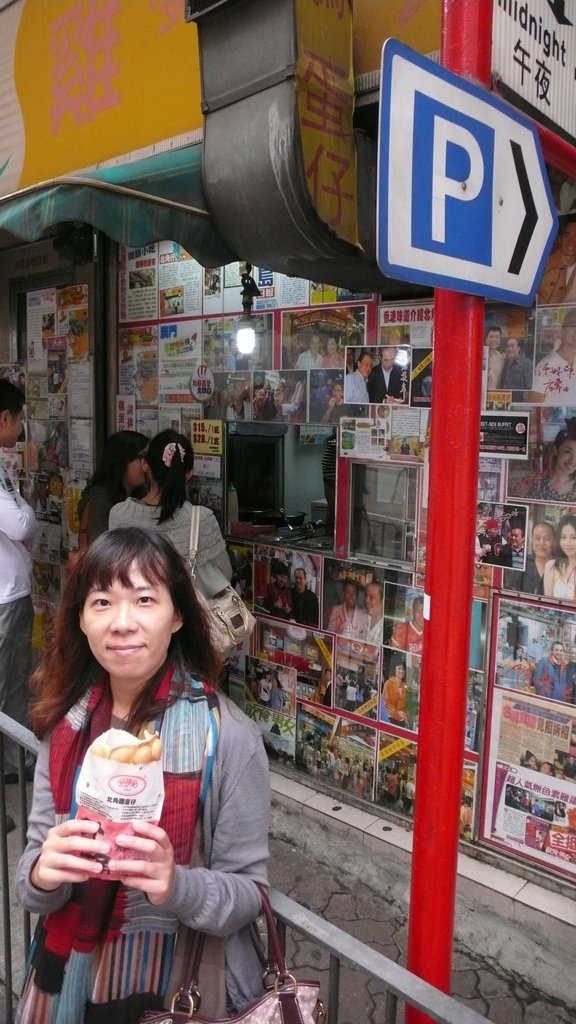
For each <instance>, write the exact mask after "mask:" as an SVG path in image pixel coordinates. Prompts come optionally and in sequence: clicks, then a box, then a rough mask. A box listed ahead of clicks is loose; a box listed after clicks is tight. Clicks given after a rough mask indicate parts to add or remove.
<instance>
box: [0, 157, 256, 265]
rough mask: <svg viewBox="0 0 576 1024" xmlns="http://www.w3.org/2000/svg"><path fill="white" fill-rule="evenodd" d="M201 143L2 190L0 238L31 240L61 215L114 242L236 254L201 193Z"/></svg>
mask: <svg viewBox="0 0 576 1024" xmlns="http://www.w3.org/2000/svg"><path fill="white" fill-rule="evenodd" d="M202 149H203V147H202V144H201V143H199V144H197V145H194V146H186V147H184V148H183V149H175V150H170V151H169V152H166V153H161V154H159V155H157V156H152V157H147V158H146V159H144V160H136V161H133V162H132V163H124V164H118V165H116V166H115V167H106V168H102V169H100V170H95V171H86V172H83V173H82V174H81V175H80V174H75V175H70V176H66V177H61V178H53V179H51V180H50V181H43V182H40V183H38V184H37V185H32V186H30V187H29V188H25V189H22V190H21V191H19V192H14V193H12V194H11V195H7V196H2V197H0V244H1V245H3V246H6V245H13V244H14V243H15V242H16V241H23V242H34V241H37V240H38V239H40V238H43V237H45V236H46V235H47V234H48V233H50V231H51V229H52V230H55V229H56V226H57V225H58V224H61V223H63V222H79V223H84V224H91V225H92V226H93V227H96V228H99V229H100V230H101V231H103V232H104V233H105V234H106V235H108V236H109V237H110V238H112V239H114V241H116V242H119V243H121V244H124V245H130V246H142V245H146V244H148V243H150V242H155V241H162V240H164V239H169V240H170V241H173V242H179V243H180V245H182V246H183V247H184V248H185V249H186V251H187V252H189V253H190V255H191V256H194V258H195V259H197V260H198V262H199V263H201V264H202V265H203V266H205V267H214V266H222V265H223V264H225V263H230V262H232V261H234V260H236V259H238V256H237V255H236V254H235V253H234V251H233V250H232V249H230V248H229V246H228V245H227V244H226V242H224V241H223V239H222V238H221V236H220V234H219V233H218V231H217V229H216V227H215V226H214V222H213V220H212V217H211V215H210V213H209V212H208V209H207V205H206V202H205V199H204V188H203V184H202Z"/></svg>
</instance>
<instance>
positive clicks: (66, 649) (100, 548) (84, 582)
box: [30, 526, 221, 738]
mask: <svg viewBox="0 0 576 1024" xmlns="http://www.w3.org/2000/svg"><path fill="white" fill-rule="evenodd" d="M135 569H136V570H137V571H138V572H140V573H141V574H142V576H143V577H144V579H146V580H147V581H148V582H149V583H155V584H157V583H161V584H164V585H165V586H166V587H167V588H168V591H169V593H170V596H171V598H172V603H173V605H174V609H175V611H176V612H177V613H178V615H179V616H180V618H181V619H182V626H181V628H180V629H179V630H178V631H177V632H175V633H173V634H172V638H171V640H170V645H169V648H168V657H169V660H170V661H171V662H172V664H173V665H174V670H175V678H177V679H182V678H183V675H184V672H185V671H186V670H187V671H189V672H191V673H193V674H194V675H196V676H199V677H201V678H203V679H206V680H208V681H209V682H210V683H212V684H213V685H214V684H215V683H216V682H217V680H218V677H219V673H220V668H221V665H220V659H219V656H218V654H217V652H216V651H215V649H214V647H213V646H212V641H211V638H210V627H209V624H208V620H207V618H206V614H205V612H204V610H203V607H202V605H201V604H200V602H199V601H198V598H197V597H196V593H195V591H194V587H193V586H192V583H191V580H190V573H189V571H188V567H187V565H186V563H185V562H184V560H183V559H182V558H181V557H180V555H179V554H178V552H177V551H176V550H175V548H173V547H172V545H171V544H170V542H169V541H167V540H166V539H165V538H164V537H162V536H161V535H160V534H159V533H157V531H155V530H145V529H142V528H140V527H132V526H131V527H123V528H120V529H117V530H108V531H107V532H106V533H103V534H101V536H100V537H98V539H97V540H95V541H94V543H93V544H91V545H90V547H89V548H87V549H86V551H85V552H84V554H83V555H82V557H81V558H80V559H79V560H78V562H77V563H76V565H75V566H74V567H73V569H72V570H71V572H70V575H69V577H68V581H67V583H66V586H65V588H64V591H63V593H62V598H61V601H60V606H59V608H58V612H57V615H56V623H55V630H54V638H53V640H52V641H51V643H50V644H49V645H48V647H47V649H46V651H45V654H44V657H43V659H42V662H41V664H40V666H39V667H38V669H37V670H36V672H35V673H34V675H33V676H32V680H31V682H32V688H33V691H34V693H35V695H36V697H35V702H34V704H33V707H32V711H31V716H30V717H31V723H32V728H33V729H34V731H35V733H36V735H37V736H39V737H40V738H42V737H43V736H44V735H45V734H46V733H47V732H48V731H49V730H50V729H51V728H52V727H53V726H54V725H55V724H56V722H57V721H58V720H59V719H60V718H62V716H63V715H65V714H66V712H67V711H68V710H69V709H70V708H71V707H72V705H73V704H75V703H76V701H77V700H78V699H79V698H80V697H81V696H82V694H83V693H84V692H85V691H86V689H87V688H88V686H89V685H90V684H91V682H92V681H93V680H94V679H95V678H96V676H97V675H98V672H99V665H98V662H97V661H96V659H95V658H94V655H93V654H92V651H91V650H90V647H89V644H88V640H87V638H86V636H85V634H84V633H83V632H82V629H81V628H80V615H81V612H82V609H83V608H84V605H85V603H86V599H87V597H88V594H89V593H90V592H91V591H92V590H95V589H96V590H106V589H108V587H110V586H111V584H113V583H115V582H118V583H120V584H121V585H122V586H125V587H130V586H131V574H132V572H133V571H134V570H135ZM158 681H159V680H158V674H156V676H154V677H153V678H152V679H151V680H150V682H149V683H148V684H147V686H146V687H145V688H144V690H143V691H142V693H141V694H140V696H139V697H138V699H137V701H136V702H135V705H134V707H133V708H132V712H131V715H130V721H129V726H130V728H134V727H136V726H139V725H142V724H144V723H145V722H147V721H149V720H150V719H151V718H153V717H154V716H155V714H156V713H157V712H158V710H160V708H159V707H158V705H154V703H153V701H152V694H153V692H154V690H155V689H156V686H157V684H158Z"/></svg>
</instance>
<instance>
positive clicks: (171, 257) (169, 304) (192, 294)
mask: <svg viewBox="0 0 576 1024" xmlns="http://www.w3.org/2000/svg"><path fill="white" fill-rule="evenodd" d="M203 275H204V270H203V268H202V267H201V266H200V264H199V263H198V262H197V261H196V260H195V259H194V258H193V257H192V256H190V253H188V252H186V249H183V248H182V246H181V245H179V244H178V242H159V243H158V290H159V299H160V311H159V315H160V317H161V318H164V317H173V316H200V315H201V313H202V278H203Z"/></svg>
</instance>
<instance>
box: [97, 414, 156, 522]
mask: <svg viewBox="0 0 576 1024" xmlns="http://www.w3.org/2000/svg"><path fill="white" fill-rule="evenodd" d="M147 446H148V438H147V437H146V435H145V434H140V433H139V431H137V430H118V431H117V432H116V433H115V434H110V437H109V438H108V440H107V441H106V444H105V445H104V451H103V453H102V458H101V460H100V462H99V463H98V465H97V466H96V469H95V470H94V472H93V474H92V476H91V477H90V480H89V481H88V487H93V486H94V485H95V484H97V485H99V486H101V487H105V488H106V493H107V494H108V498H109V499H110V501H111V502H112V504H113V505H116V504H117V503H118V502H119V501H124V499H125V498H126V497H127V494H126V491H125V489H124V483H123V479H124V473H125V472H126V467H127V465H128V463H129V462H133V461H134V459H137V458H138V456H139V455H141V454H142V452H144V451H145V450H146V448H147Z"/></svg>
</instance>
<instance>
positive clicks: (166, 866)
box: [108, 821, 174, 905]
mask: <svg viewBox="0 0 576 1024" xmlns="http://www.w3.org/2000/svg"><path fill="white" fill-rule="evenodd" d="M132 828H133V829H134V835H128V834H124V833H120V834H119V835H118V836H116V844H117V845H118V846H120V847H122V849H123V850H127V851H130V856H129V858H128V857H127V858H126V859H122V860H116V859H114V858H113V857H111V858H110V861H109V864H108V867H109V869H110V871H114V872H115V873H117V874H118V875H119V876H120V881H121V882H122V883H123V884H124V885H127V886H130V887H131V888H132V889H140V890H141V891H142V892H145V893H146V895H147V897H148V899H149V900H150V903H154V904H156V905H160V904H162V903H165V902H166V900H167V899H168V898H169V897H170V895H171V893H172V887H173V885H174V850H173V848H172V843H171V842H170V840H169V838H168V835H167V834H166V832H165V831H164V829H163V828H159V827H158V825H151V824H150V822H148V821H134V822H132Z"/></svg>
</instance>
